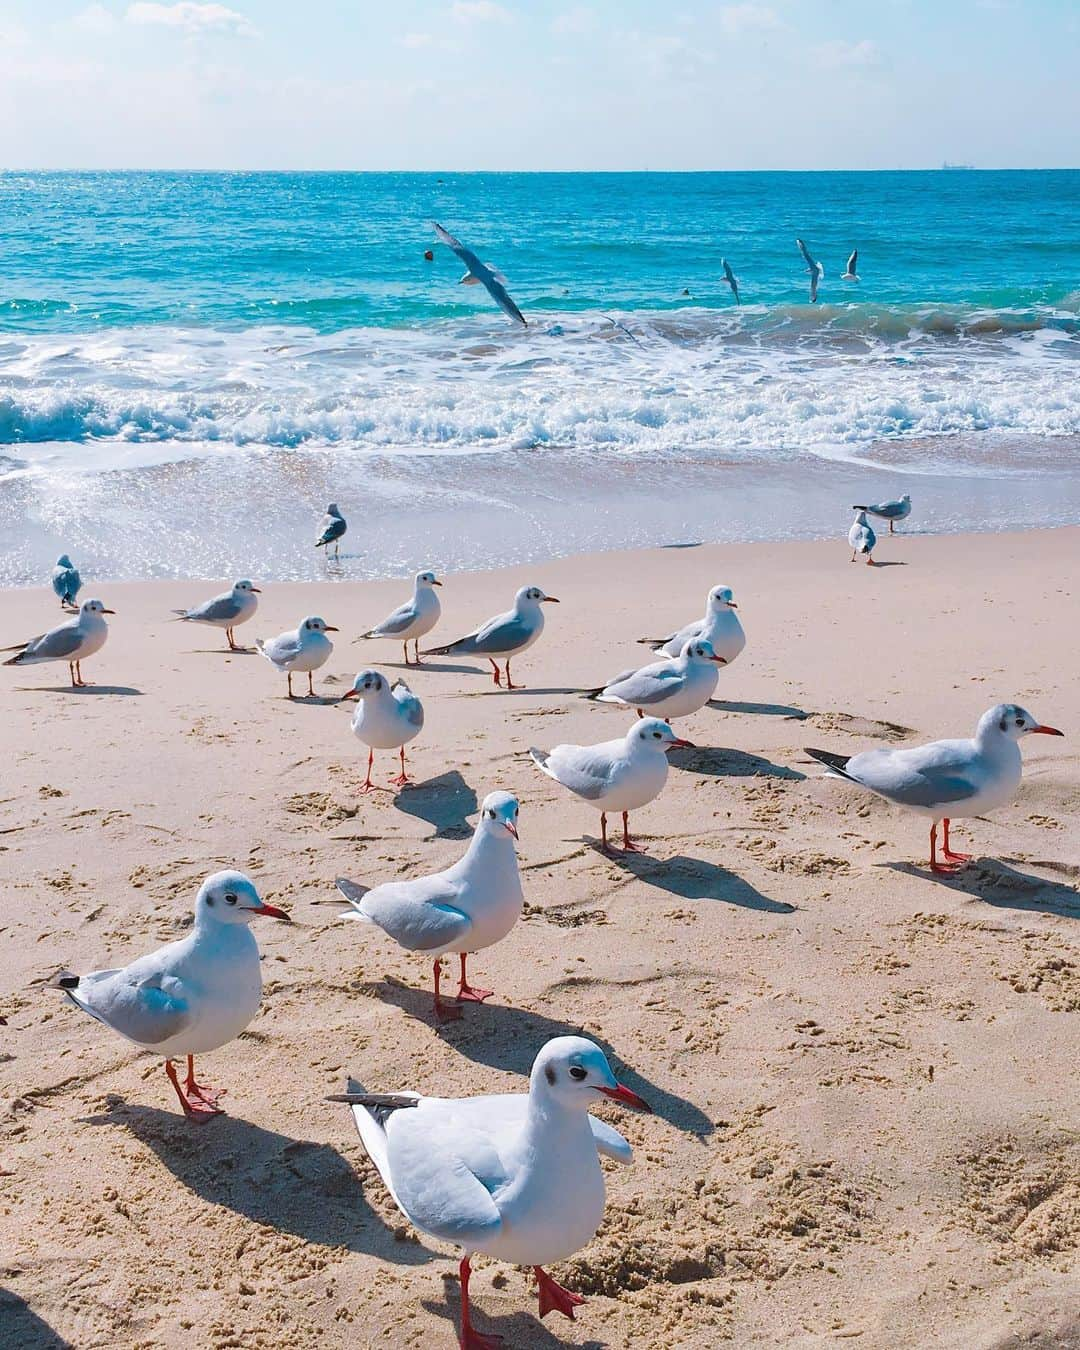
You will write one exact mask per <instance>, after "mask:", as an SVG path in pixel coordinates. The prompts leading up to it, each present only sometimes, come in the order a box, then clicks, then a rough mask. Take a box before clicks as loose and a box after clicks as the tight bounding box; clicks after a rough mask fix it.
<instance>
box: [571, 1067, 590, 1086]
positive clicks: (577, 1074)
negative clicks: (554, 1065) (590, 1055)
mask: <svg viewBox="0 0 1080 1350" xmlns="http://www.w3.org/2000/svg"><path fill="white" fill-rule="evenodd" d="M570 1077H571V1078H573V1079H575V1080H576V1081H577V1082H579V1083H580V1082H581V1080H582V1079H583V1078H587V1077H588V1073H587V1072H586V1070H585V1069H583V1068H582V1067H581V1065H580V1064H575V1065H573V1067H572V1068H571V1070H570Z"/></svg>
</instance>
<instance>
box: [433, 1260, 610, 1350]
mask: <svg viewBox="0 0 1080 1350" xmlns="http://www.w3.org/2000/svg"><path fill="white" fill-rule="evenodd" d="M514 1283H515V1284H516V1285H518V1286H519V1287H520V1289H521V1296H522V1300H523V1301H525V1300H529V1301H530V1302H535V1300H536V1291H535V1289H530V1288H529V1286H528V1285H527V1284H526V1283H525V1282H524V1280H521V1281H516V1280H515V1282H514ZM451 1291H454V1293H452V1292H451ZM443 1292H444V1294H445V1295H446V1297H445V1298H444V1299H443V1301H442V1302H441V1303H436V1301H435V1300H434V1299H430V1298H422V1299H421V1300H420V1306H421V1307H422V1308H423V1309H424V1311H425V1312H429V1313H431V1314H432V1316H433V1317H441V1318H443V1319H444V1320H445V1321H446V1322H448V1323H449V1324H450V1325H451V1326H452V1327H453V1328H454V1332H455V1335H456V1332H457V1328H458V1325H459V1323H460V1320H461V1286H460V1285H459V1284H458V1282H457V1280H456V1279H454V1277H453V1276H452V1275H451V1274H450V1272H449V1271H446V1272H444V1274H443ZM455 1295H456V1296H455ZM504 1297H505V1294H504ZM477 1300H481V1301H480V1302H478V1301H477ZM482 1300H483V1295H482V1294H481V1293H480V1292H479V1290H476V1289H474V1290H472V1291H471V1294H470V1298H469V1312H470V1313H471V1314H472V1320H473V1324H474V1326H475V1328H476V1330H477V1331H479V1332H480V1333H481V1334H482V1335H485V1336H499V1337H501V1338H502V1341H503V1344H504V1345H507V1346H517V1347H518V1348H519V1350H559V1348H561V1350H565V1346H566V1342H565V1341H563V1340H560V1339H559V1337H558V1336H556V1335H554V1334H553V1333H552V1332H550V1331H548V1329H547V1327H545V1326H544V1324H543V1323H542V1322H541V1321H540V1320H539V1318H538V1317H535V1316H533V1315H531V1314H530V1313H529V1312H528V1311H527V1310H526V1309H524V1308H523V1309H522V1310H521V1311H520V1312H514V1313H510V1314H508V1315H507V1316H505V1317H492V1316H490V1315H489V1314H488V1313H486V1312H484V1309H483V1306H482ZM447 1344H449V1341H448V1342H447ZM575 1344H576V1345H578V1346H579V1347H580V1350H606V1348H607V1346H609V1345H610V1341H576V1342H575Z"/></svg>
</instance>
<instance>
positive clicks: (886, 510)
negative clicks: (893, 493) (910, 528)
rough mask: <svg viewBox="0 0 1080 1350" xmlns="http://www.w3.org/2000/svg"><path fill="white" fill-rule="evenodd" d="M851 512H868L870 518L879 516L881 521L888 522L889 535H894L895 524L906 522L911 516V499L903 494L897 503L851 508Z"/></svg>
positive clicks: (880, 503) (879, 503) (881, 503)
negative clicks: (901, 521)
mask: <svg viewBox="0 0 1080 1350" xmlns="http://www.w3.org/2000/svg"><path fill="white" fill-rule="evenodd" d="M851 509H852V510H853V511H868V512H869V513H870V515H872V516H879V517H880V518H881V519H882V520H887V521H888V522H889V533H890V534H895V533H896V529H895V526H896V522H897V521H898V520H907V518H908V516H910V515H911V498H910V497H909V496H908V494H907V493H906V492H905V493H904V495H903V496H902V497H901V498H900V499H899V500H898V501H891V502H878V503H877V505H876V506H853V507H852V508H851Z"/></svg>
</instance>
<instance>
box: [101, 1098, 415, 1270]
mask: <svg viewBox="0 0 1080 1350" xmlns="http://www.w3.org/2000/svg"><path fill="white" fill-rule="evenodd" d="M81 1123H82V1124H85V1125H95V1126H110V1127H112V1128H113V1129H122V1130H126V1131H128V1133H130V1134H132V1135H134V1136H135V1138H136V1139H138V1140H139V1141H140V1143H142V1144H145V1146H146V1147H147V1148H149V1149H150V1150H152V1151H153V1152H154V1153H155V1154H157V1156H158V1158H159V1159H160V1160H161V1162H162V1163H163V1164H164V1166H165V1167H167V1168H168V1169H169V1171H170V1172H171V1173H172V1174H173V1176H174V1177H175V1178H176V1179H177V1181H179V1182H181V1183H182V1184H183V1185H185V1186H187V1188H188V1189H189V1190H190V1191H192V1192H193V1193H194V1194H195V1195H197V1196H199V1197H200V1199H202V1200H205V1201H206V1202H207V1203H208V1204H211V1205H221V1206H222V1207H223V1208H225V1209H230V1210H232V1211H233V1213H235V1214H239V1215H242V1216H243V1217H244V1218H246V1219H250V1220H251V1221H252V1222H253V1223H259V1224H267V1225H269V1226H270V1227H271V1228H275V1229H277V1230H278V1231H279V1232H283V1233H292V1234H294V1236H296V1237H299V1238H303V1240H304V1241H305V1242H315V1243H318V1244H319V1245H320V1246H324V1247H347V1248H348V1250H349V1251H355V1252H367V1253H370V1254H372V1255H375V1256H378V1257H380V1258H381V1259H384V1260H388V1261H393V1262H395V1263H398V1264H401V1263H402V1262H407V1263H409V1264H419V1263H422V1262H424V1261H428V1260H430V1259H431V1255H430V1253H429V1252H425V1251H424V1250H423V1249H422V1248H420V1247H415V1246H413V1245H412V1244H410V1243H400V1242H395V1241H394V1238H393V1234H392V1233H391V1232H390V1231H388V1229H387V1227H386V1225H385V1223H384V1222H383V1220H382V1219H381V1218H380V1216H379V1215H378V1214H377V1213H376V1212H375V1211H374V1210H373V1209H372V1208H371V1206H370V1205H369V1204H368V1202H367V1199H366V1197H365V1196H364V1191H363V1187H362V1186H361V1185H360V1180H359V1178H358V1177H357V1175H356V1173H355V1172H354V1171H353V1169H352V1166H351V1165H350V1163H349V1162H348V1160H347V1159H346V1158H344V1157H343V1156H342V1155H341V1154H340V1153H338V1151H337V1150H336V1149H333V1148H331V1147H330V1146H329V1144H317V1143H314V1142H312V1141H310V1140H306V1139H290V1138H289V1136H288V1135H285V1134H277V1133H275V1132H274V1131H272V1130H264V1129H262V1127H261V1126H258V1125H253V1124H251V1122H250V1121H246V1120H241V1119H240V1118H239V1117H237V1116H228V1115H221V1116H217V1117H215V1118H214V1119H213V1120H209V1121H207V1122H206V1123H205V1124H202V1125H196V1124H192V1123H191V1122H190V1121H187V1120H185V1119H184V1117H183V1116H182V1115H180V1114H178V1113H177V1112H174V1111H163V1110H160V1109H158V1108H157V1107H151V1106H138V1105H133V1104H131V1103H130V1102H125V1101H123V1100H122V1099H120V1098H117V1097H110V1098H109V1109H108V1110H107V1111H106V1112H105V1113H104V1114H101V1115H97V1116H89V1117H83V1118H82V1121H81ZM341 1128H342V1138H343V1139H345V1138H348V1137H349V1134H350V1132H352V1131H353V1122H352V1120H351V1119H350V1118H349V1116H348V1113H347V1111H346V1109H345V1108H344V1107H343V1108H342V1122H341Z"/></svg>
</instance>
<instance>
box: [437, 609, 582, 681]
mask: <svg viewBox="0 0 1080 1350" xmlns="http://www.w3.org/2000/svg"><path fill="white" fill-rule="evenodd" d="M558 603H559V601H558V600H557V599H556V597H555V596H554V595H545V594H544V592H543V591H542V590H541V589H540V587H539V586H522V588H521V590H520V591H518V593H517V595H515V596H514V608H513V609H511V610H507V612H506V613H505V614H496V615H495V617H494V618H493V619H488V621H487V623H483V624H481V625H480V627H479V628H477V629H476V630H475V632H472V633H469V635H468V636H467V637H463V638H459V639H458V640H457V642H448V643H447V644H446V646H445V647H432V648H431V650H430V651H427V652H424V655H425V656H486V657H487V659H488V660H489V661H490V662H491V668H492V670H493V671H494V675H493V678H494V680H495V683H496V684H497V685H500V687H501V684H502V681H501V678H500V674H499V663H498V662H497V661H496V660H495V658H496V657H497V656H501V657H502V658H503V659H504V661H505V663H506V687H507V689H520V688H522V686H521V685H519V684H514V683H513V682H512V680H511V679H510V662H511V660H512V658H513V657H515V656H520V654H521V653H522V652H524V651H527V650H528V649H529V648H530V647H531V646H532V645H533V643H534V642H535V641H536V639H537V638H538V637H539V636H540V634H541V633H542V632H543V631H544V611H543V610H542V609H541V608H540V606H541V605H557V604H558Z"/></svg>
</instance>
